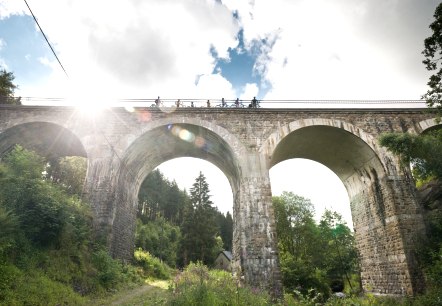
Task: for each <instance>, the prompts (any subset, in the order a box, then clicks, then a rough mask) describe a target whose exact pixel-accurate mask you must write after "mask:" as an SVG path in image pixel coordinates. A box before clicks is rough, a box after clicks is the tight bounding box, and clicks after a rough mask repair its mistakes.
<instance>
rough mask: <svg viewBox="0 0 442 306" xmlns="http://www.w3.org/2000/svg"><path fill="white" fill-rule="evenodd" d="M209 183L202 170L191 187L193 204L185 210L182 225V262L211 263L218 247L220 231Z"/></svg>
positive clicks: (185, 263)
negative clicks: (217, 239)
mask: <svg viewBox="0 0 442 306" xmlns="http://www.w3.org/2000/svg"><path fill="white" fill-rule="evenodd" d="M209 192H210V191H209V185H208V184H207V182H206V178H205V176H204V175H203V174H202V173H201V172H200V174H199V176H198V177H197V178H196V179H195V183H194V184H193V186H192V188H191V189H190V200H191V203H192V206H190V207H187V209H186V210H185V212H184V221H183V224H182V226H181V233H182V237H183V238H182V240H181V254H182V263H183V264H184V265H187V264H188V263H189V262H191V261H193V262H196V261H198V260H200V261H202V262H203V263H204V264H208V265H211V264H212V263H213V262H214V260H215V256H216V253H217V252H218V251H219V249H218V248H217V241H216V236H217V234H218V232H219V229H218V226H217V224H216V212H217V211H216V209H215V208H214V207H212V201H211V200H210V194H209Z"/></svg>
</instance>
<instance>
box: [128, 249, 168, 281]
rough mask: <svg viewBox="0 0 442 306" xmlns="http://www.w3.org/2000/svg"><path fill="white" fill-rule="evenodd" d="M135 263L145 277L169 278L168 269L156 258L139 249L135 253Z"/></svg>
mask: <svg viewBox="0 0 442 306" xmlns="http://www.w3.org/2000/svg"><path fill="white" fill-rule="evenodd" d="M134 256H135V263H136V264H137V265H138V266H140V267H141V268H143V272H144V274H145V276H147V277H154V278H159V279H168V278H170V270H171V269H170V268H169V266H167V265H166V264H165V263H163V262H162V261H160V260H159V259H158V258H156V257H154V256H152V255H151V254H150V253H149V252H147V251H144V250H143V249H141V248H139V249H137V250H136V251H135V254H134Z"/></svg>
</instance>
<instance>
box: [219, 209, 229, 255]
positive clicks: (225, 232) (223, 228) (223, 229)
mask: <svg viewBox="0 0 442 306" xmlns="http://www.w3.org/2000/svg"><path fill="white" fill-rule="evenodd" d="M216 218H217V222H218V227H219V235H220V237H221V239H222V241H223V249H224V250H227V251H231V250H232V239H233V219H232V215H231V214H230V212H227V213H226V215H225V216H224V214H223V213H221V212H219V211H218V212H217V216H216Z"/></svg>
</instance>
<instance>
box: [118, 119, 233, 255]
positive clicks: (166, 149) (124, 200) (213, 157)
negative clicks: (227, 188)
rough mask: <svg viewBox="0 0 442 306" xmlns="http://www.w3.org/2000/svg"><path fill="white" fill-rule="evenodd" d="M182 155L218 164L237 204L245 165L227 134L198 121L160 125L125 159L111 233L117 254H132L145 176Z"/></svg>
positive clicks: (139, 140)
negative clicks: (241, 163)
mask: <svg viewBox="0 0 442 306" xmlns="http://www.w3.org/2000/svg"><path fill="white" fill-rule="evenodd" d="M178 157H194V158H200V159H203V160H206V161H208V162H210V163H212V164H214V165H215V166H217V167H218V168H219V169H220V170H221V171H222V172H223V173H224V174H225V175H226V177H227V179H228V181H229V183H230V185H231V188H232V193H233V197H234V205H236V204H235V203H236V202H237V200H236V199H235V194H236V192H238V190H239V183H240V182H239V180H240V173H241V168H240V165H239V162H238V160H237V158H236V154H235V152H234V150H233V149H232V148H231V146H230V145H229V144H228V143H227V142H226V141H225V140H224V139H223V137H221V136H220V135H218V134H216V133H215V132H213V131H212V130H209V129H207V128H205V127H202V126H198V125H194V124H188V123H175V124H167V125H162V126H157V127H155V128H153V129H151V130H149V131H146V132H145V133H143V134H142V135H141V136H139V137H138V138H137V139H135V140H134V141H133V142H132V143H131V145H130V146H129V148H128V149H127V150H126V152H125V155H124V156H123V158H122V159H121V169H120V171H119V174H118V176H117V181H116V195H115V198H116V202H115V205H114V211H115V214H114V221H113V229H112V234H111V239H112V240H111V241H112V242H111V246H112V254H113V255H114V256H116V257H120V258H131V256H132V255H131V254H132V251H133V249H132V248H133V239H134V228H135V218H136V208H137V203H138V192H139V188H140V186H141V184H142V182H143V180H144V179H145V177H146V176H147V175H148V174H149V173H150V172H151V171H152V170H154V169H155V168H156V167H157V166H158V165H160V164H162V163H163V162H165V161H168V160H171V159H174V158H178ZM122 233H124V235H123V236H124V237H122Z"/></svg>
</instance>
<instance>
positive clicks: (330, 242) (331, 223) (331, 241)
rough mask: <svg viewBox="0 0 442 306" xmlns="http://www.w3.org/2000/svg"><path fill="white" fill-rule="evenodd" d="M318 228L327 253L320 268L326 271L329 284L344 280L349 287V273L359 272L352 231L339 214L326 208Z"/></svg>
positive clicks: (339, 283) (336, 284)
mask: <svg viewBox="0 0 442 306" xmlns="http://www.w3.org/2000/svg"><path fill="white" fill-rule="evenodd" d="M319 230H320V233H321V239H322V241H323V248H324V251H325V253H326V254H327V255H326V256H324V261H323V262H322V268H323V269H324V270H325V271H326V273H327V278H328V280H329V284H330V285H331V286H340V285H341V284H344V280H346V281H347V283H348V284H349V286H350V287H351V286H352V283H351V281H350V275H351V274H357V273H359V269H358V267H359V265H358V253H357V250H356V246H355V239H354V235H353V233H352V232H351V230H350V228H349V227H348V226H347V225H346V223H345V221H344V220H343V219H342V216H341V215H340V214H338V213H337V212H334V211H331V210H328V209H327V210H325V212H324V214H323V215H322V217H321V220H320V222H319ZM351 289H353V288H351Z"/></svg>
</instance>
